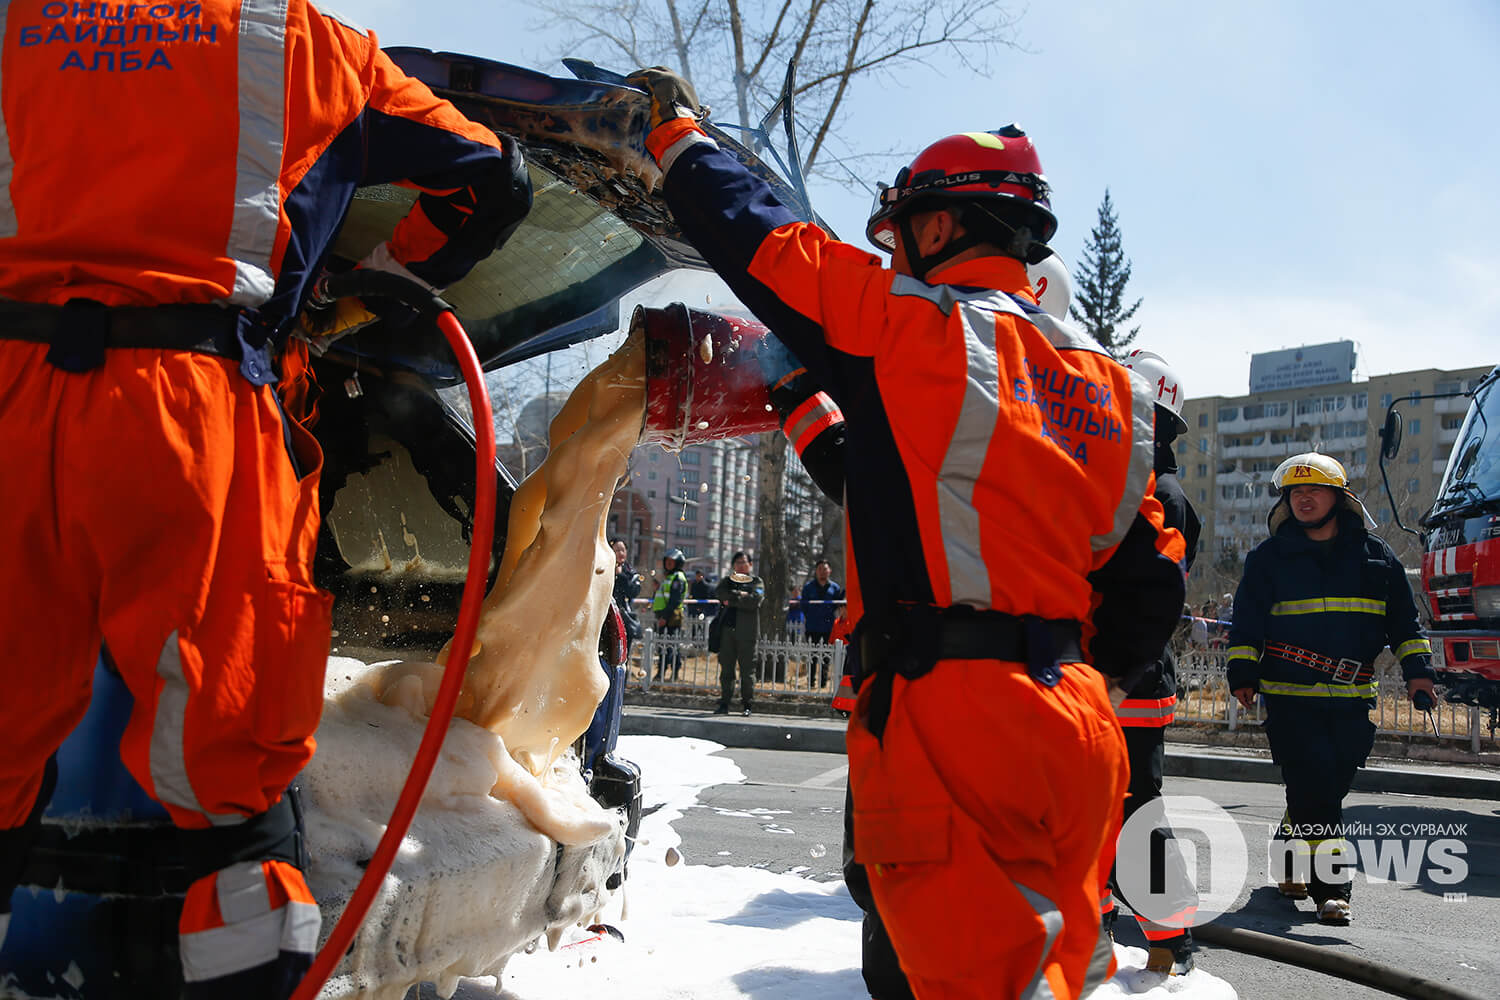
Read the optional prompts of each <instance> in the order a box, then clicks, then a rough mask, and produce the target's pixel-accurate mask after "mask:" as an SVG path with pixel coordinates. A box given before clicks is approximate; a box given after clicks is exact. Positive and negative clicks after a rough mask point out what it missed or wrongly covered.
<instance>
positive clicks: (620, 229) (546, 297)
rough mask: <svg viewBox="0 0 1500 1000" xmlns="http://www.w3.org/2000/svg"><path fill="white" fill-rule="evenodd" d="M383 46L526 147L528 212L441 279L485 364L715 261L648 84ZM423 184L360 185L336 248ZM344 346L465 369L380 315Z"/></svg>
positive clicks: (354, 248) (396, 212) (424, 371)
mask: <svg viewBox="0 0 1500 1000" xmlns="http://www.w3.org/2000/svg"><path fill="white" fill-rule="evenodd" d="M387 52H388V54H389V55H390V56H391V58H392V59H393V60H395V62H396V63H397V64H398V65H400V66H401V68H402V69H403V70H405V71H406V72H407V73H408V74H409V75H411V76H414V77H416V78H417V79H420V80H422V81H423V82H424V83H426V84H427V85H428V86H429V87H431V88H432V90H433V91H434V92H435V93H436V94H438V95H439V96H440V97H443V98H446V99H447V100H449V101H451V102H453V104H454V105H455V106H457V107H458V109H459V110H460V111H462V112H463V113H464V114H465V115H467V116H468V117H469V118H470V119H471V120H473V121H476V122H479V123H481V124H483V125H485V126H487V127H489V128H491V129H493V130H494V131H496V132H503V133H506V134H508V135H511V136H514V137H515V138H516V139H517V140H518V141H519V142H520V144H521V146H522V148H523V149H524V151H525V154H526V158H527V163H528V168H529V170H530V172H531V180H532V186H533V189H534V191H535V200H534V203H533V206H532V210H531V213H530V214H529V215H528V216H527V218H526V220H525V222H524V223H522V225H521V227H520V228H519V229H518V230H517V232H516V233H515V234H514V235H513V236H512V237H511V239H510V240H509V241H508V242H507V243H506V245H505V246H504V247H502V248H501V249H500V250H498V251H496V252H495V253H494V254H491V255H490V257H489V258H488V259H486V260H485V261H483V262H482V263H481V264H480V265H479V266H478V267H476V268H475V269H474V270H473V271H472V272H471V273H470V274H469V275H468V277H466V278H464V279H463V280H462V281H460V282H458V283H457V284H455V285H453V286H452V287H450V288H449V289H447V290H446V291H445V292H444V298H445V299H447V300H448V301H449V302H450V303H452V304H453V306H454V307H455V309H456V310H457V311H458V315H459V319H460V320H461V321H462V323H463V325H464V328H465V329H466V330H467V331H468V333H469V336H470V339H471V340H472V341H473V342H474V346H475V349H476V351H477V352H478V354H479V357H480V360H481V362H482V363H483V365H484V366H485V367H486V368H497V367H501V366H503V365H506V364H510V363H513V362H516V361H521V360H524V359H526V358H529V357H534V356H536V355H538V354H543V353H546V352H547V351H552V350H557V349H559V348H562V347H566V346H568V345H570V344H575V343H578V342H580V341H583V340H588V339H590V338H592V337H597V336H602V335H604V334H608V333H611V332H614V331H615V330H616V329H617V328H618V319H619V302H620V298H621V297H622V296H623V295H625V294H627V293H628V292H630V291H631V290H632V289H634V288H636V287H638V286H640V285H642V284H644V283H645V282H647V281H649V280H651V279H653V278H655V277H658V276H660V275H662V274H665V273H667V272H668V271H671V270H673V269H675V268H699V269H707V265H706V263H705V262H704V260H703V258H702V257H701V256H700V255H699V254H698V252H697V250H695V249H694V248H693V246H692V245H691V244H689V243H688V242H686V241H685V240H684V239H683V238H682V235H681V232H680V230H679V229H678V228H677V224H676V222H675V221H674V220H673V219H672V216H671V213H670V212H669V211H668V210H667V207H666V203H665V201H664V200H663V199H662V198H661V195H660V180H661V172H660V170H658V168H657V167H656V164H655V163H654V162H652V160H651V158H650V157H649V155H648V154H647V153H646V152H645V148H644V138H645V132H646V123H647V119H648V115H649V111H650V106H649V102H648V98H647V96H646V95H645V94H644V93H643V92H641V91H639V90H635V89H633V88H630V87H625V86H620V85H618V84H615V83H609V82H601V81H599V80H582V79H567V78H558V77H551V76H547V75H546V74H544V73H538V72H535V71H533V70H528V69H523V68H521V67H518V66H511V65H507V64H505V63H499V62H493V61H490V60H487V59H478V58H475V57H472V56H465V55H457V54H454V53H448V52H431V51H428V50H426V49H413V48H392V49H388V50H387ZM705 128H706V129H707V131H708V132H709V134H711V135H712V136H713V137H714V138H715V139H716V140H717V141H718V143H719V144H720V146H721V147H722V148H724V149H727V150H729V151H731V152H732V153H734V155H736V156H738V157H739V158H740V159H741V160H742V161H743V162H745V163H746V164H747V165H748V166H750V167H751V169H752V170H754V171H755V172H756V173H758V174H759V175H760V176H762V177H763V178H765V180H766V181H768V182H769V183H770V184H771V186H772V187H773V189H774V190H775V191H776V192H777V194H778V195H779V196H780V197H781V200H782V201H783V202H784V203H785V204H788V205H794V206H795V205H805V204H806V198H805V193H804V192H802V191H800V190H794V189H792V188H791V187H790V186H789V185H788V184H787V183H786V181H785V180H784V179H783V178H782V177H781V176H780V175H779V174H778V173H777V172H776V171H775V170H773V169H772V168H771V167H770V166H768V165H767V164H766V163H765V162H763V161H762V160H761V159H760V158H759V157H757V156H756V154H755V153H753V152H751V151H750V150H749V149H748V148H746V147H745V146H744V145H742V144H741V143H740V142H739V141H738V140H737V139H735V138H733V137H732V136H730V135H729V134H727V133H726V132H725V131H724V130H723V129H721V128H719V127H716V126H714V125H706V126H705ZM622 139H623V140H625V141H624V142H622V141H621V140H622ZM416 194H417V193H416V192H415V191H414V190H412V189H410V188H403V187H397V186H394V185H381V186H378V187H370V188H362V189H360V190H359V192H358V193H357V194H356V196H355V200H354V204H353V205H352V206H351V208H350V210H349V215H348V218H347V219H346V220H345V222H344V226H343V229H342V231H341V233H340V236H339V239H338V242H337V243H336V244H335V247H334V255H335V257H336V258H340V259H342V261H343V262H345V263H352V262H353V261H357V260H359V259H361V258H363V257H364V256H365V254H366V253H368V252H369V251H370V250H371V249H373V248H374V247H375V246H376V245H377V244H378V243H379V242H380V241H381V240H384V239H386V238H387V237H388V236H389V235H390V233H391V231H392V229H393V228H394V227H395V224H396V222H397V221H398V220H399V219H400V218H401V217H402V216H403V215H404V214H405V213H406V212H407V210H408V209H409V208H410V206H411V204H412V203H413V201H414V200H415V199H416ZM804 214H806V213H804ZM338 347H339V348H340V349H341V352H342V353H344V354H346V355H353V357H351V358H349V359H348V360H355V359H358V360H359V361H360V362H361V363H371V364H374V365H377V366H381V367H391V366H394V367H397V368H405V369H408V370H411V371H415V372H417V373H418V374H420V375H422V376H423V377H424V378H426V379H428V380H429V381H431V382H434V383H436V384H446V383H451V382H454V381H457V380H458V371H457V368H456V366H455V365H454V362H453V360H452V355H451V354H450V353H449V351H448V348H447V345H446V344H445V343H444V342H443V339H442V337H441V335H439V334H437V333H436V332H435V331H427V330H411V329H403V330H392V331H384V330H381V329H379V328H378V327H376V328H372V329H370V330H367V331H365V332H363V333H361V335H360V336H359V337H356V338H349V342H347V343H341V344H339V345H338Z"/></svg>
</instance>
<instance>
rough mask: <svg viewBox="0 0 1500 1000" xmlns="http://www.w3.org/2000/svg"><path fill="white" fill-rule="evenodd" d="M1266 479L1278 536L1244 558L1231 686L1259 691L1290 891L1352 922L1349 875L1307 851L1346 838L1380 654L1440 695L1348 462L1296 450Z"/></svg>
mask: <svg viewBox="0 0 1500 1000" xmlns="http://www.w3.org/2000/svg"><path fill="white" fill-rule="evenodd" d="M1272 483H1273V484H1274V485H1275V487H1276V489H1277V490H1279V491H1280V496H1279V498H1278V500H1277V502H1276V505H1275V506H1274V507H1273V508H1272V509H1271V513H1270V515H1269V517H1268V519H1267V521H1268V525H1269V527H1270V531H1271V537H1270V538H1269V539H1267V540H1266V541H1264V542H1262V543H1261V544H1260V545H1259V546H1257V547H1256V548H1255V549H1254V550H1253V551H1252V552H1251V553H1250V554H1249V555H1248V556H1246V558H1245V570H1244V576H1243V577H1242V578H1241V580H1240V585H1239V589H1238V590H1237V591H1236V593H1235V597H1234V621H1233V623H1232V625H1231V626H1230V632H1229V656H1228V674H1229V689H1230V690H1231V691H1232V692H1233V693H1234V696H1235V698H1236V699H1237V700H1238V701H1239V703H1240V704H1241V705H1244V706H1245V707H1246V708H1250V707H1251V706H1252V705H1253V704H1254V700H1255V696H1256V695H1257V694H1259V695H1260V696H1261V698H1262V699H1263V700H1264V702H1265V706H1266V720H1265V731H1266V738H1267V740H1268V741H1269V742H1270V744H1271V755H1272V758H1273V759H1274V760H1275V761H1276V763H1277V764H1278V765H1280V767H1281V776H1282V782H1283V783H1284V784H1285V786H1286V816H1285V818H1284V819H1283V821H1282V824H1281V827H1280V829H1279V830H1278V832H1277V835H1276V838H1277V840H1280V841H1285V842H1287V844H1286V848H1285V849H1284V850H1283V851H1281V852H1279V857H1278V858H1274V859H1273V860H1278V861H1279V862H1280V864H1279V865H1278V867H1281V869H1282V870H1281V871H1280V872H1279V873H1276V872H1275V871H1274V868H1273V874H1277V875H1278V877H1279V888H1280V890H1281V892H1282V895H1284V896H1288V897H1290V898H1293V899H1304V898H1306V897H1307V896H1308V895H1309V894H1310V895H1311V896H1312V899H1313V903H1314V905H1315V906H1316V908H1317V916H1318V920H1319V921H1320V922H1321V923H1327V924H1347V923H1348V922H1349V915H1350V908H1349V900H1350V890H1351V888H1352V879H1351V878H1350V877H1349V876H1351V875H1352V872H1350V871H1348V870H1347V869H1346V870H1345V871H1343V872H1340V873H1336V874H1337V875H1339V876H1342V877H1335V878H1332V879H1328V878H1325V877H1323V875H1321V874H1320V873H1319V868H1320V867H1323V868H1324V869H1325V873H1326V868H1327V866H1326V863H1325V865H1323V866H1320V865H1318V864H1317V863H1316V860H1315V858H1313V857H1309V854H1316V853H1318V852H1319V851H1320V845H1323V844H1325V842H1328V841H1334V842H1337V841H1338V840H1339V839H1340V837H1339V828H1340V824H1341V823H1342V819H1343V800H1344V796H1345V795H1347V794H1348V793H1349V786H1350V785H1351V784H1352V783H1353V781H1354V773H1355V771H1356V770H1358V769H1359V768H1360V767H1362V766H1364V762H1365V758H1366V757H1368V756H1369V753H1370V749H1371V747H1372V746H1373V745H1374V740H1375V725H1374V723H1372V722H1371V721H1370V714H1369V710H1370V708H1371V707H1372V706H1373V705H1374V703H1375V695H1376V683H1375V657H1376V656H1377V655H1379V654H1380V652H1381V650H1382V649H1383V648H1385V647H1387V646H1389V647H1390V649H1391V651H1392V652H1393V653H1395V655H1396V658H1397V659H1398V660H1399V661H1400V662H1401V674H1402V677H1403V678H1404V679H1405V681H1406V693H1407V696H1408V697H1410V698H1411V699H1412V700H1413V702H1417V701H1418V700H1419V696H1420V695H1422V694H1423V693H1425V697H1426V698H1428V699H1430V698H1431V697H1432V687H1433V680H1434V679H1435V677H1436V674H1435V673H1434V671H1433V669H1432V665H1431V658H1432V650H1431V648H1430V647H1429V646H1428V644H1427V640H1426V639H1425V638H1423V637H1422V631H1421V629H1420V627H1419V626H1418V624H1417V608H1416V603H1415V602H1414V601H1413V600H1412V594H1411V585H1410V584H1409V583H1407V580H1406V571H1405V569H1404V568H1403V567H1402V565H1401V562H1400V560H1398V559H1397V558H1396V556H1395V554H1394V553H1393V552H1392V551H1391V549H1390V546H1388V545H1386V543H1385V542H1384V541H1382V540H1381V539H1380V538H1378V537H1377V536H1375V535H1373V534H1370V533H1369V531H1368V530H1366V522H1367V520H1368V519H1369V515H1368V514H1367V513H1366V512H1365V509H1364V505H1363V504H1361V503H1360V502H1359V498H1358V497H1357V496H1355V495H1354V493H1353V491H1351V490H1350V489H1349V480H1348V477H1347V476H1346V475H1345V474H1344V467H1343V466H1342V465H1340V464H1339V463H1338V462H1337V461H1336V460H1334V459H1333V458H1330V457H1329V456H1327V455H1320V454H1317V453H1316V452H1310V453H1308V454H1304V455H1294V456H1292V457H1291V458H1289V459H1287V460H1286V461H1285V462H1282V463H1281V465H1280V466H1279V467H1278V468H1277V469H1276V472H1275V473H1274V474H1273V476H1272ZM1303 845H1306V847H1305V848H1304V847H1303ZM1329 846H1334V845H1332V844H1330V845H1329ZM1323 851H1324V852H1325V853H1326V848H1323ZM1298 852H1301V853H1300V855H1299V853H1298Z"/></svg>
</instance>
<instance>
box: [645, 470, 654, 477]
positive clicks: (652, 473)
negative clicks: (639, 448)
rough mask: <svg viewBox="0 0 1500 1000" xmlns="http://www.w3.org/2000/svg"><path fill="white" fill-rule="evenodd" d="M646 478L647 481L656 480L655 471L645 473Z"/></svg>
mask: <svg viewBox="0 0 1500 1000" xmlns="http://www.w3.org/2000/svg"><path fill="white" fill-rule="evenodd" d="M646 478H647V479H655V478H656V470H655V469H652V470H651V471H650V472H648V473H646Z"/></svg>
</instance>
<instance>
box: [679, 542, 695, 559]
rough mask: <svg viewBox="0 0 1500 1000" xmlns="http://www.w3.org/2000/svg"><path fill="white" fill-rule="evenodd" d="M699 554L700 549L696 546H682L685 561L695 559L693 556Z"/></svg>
mask: <svg viewBox="0 0 1500 1000" xmlns="http://www.w3.org/2000/svg"><path fill="white" fill-rule="evenodd" d="M697 554H698V547H697V546H696V545H684V546H682V557H683V558H684V559H691V558H693V556H695V555H697Z"/></svg>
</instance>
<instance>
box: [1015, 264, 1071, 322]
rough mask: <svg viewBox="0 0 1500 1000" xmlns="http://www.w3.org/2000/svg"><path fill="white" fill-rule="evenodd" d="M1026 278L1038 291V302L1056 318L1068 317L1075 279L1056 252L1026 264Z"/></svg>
mask: <svg viewBox="0 0 1500 1000" xmlns="http://www.w3.org/2000/svg"><path fill="white" fill-rule="evenodd" d="M1026 280H1028V281H1030V282H1031V290H1032V291H1033V292H1036V304H1037V305H1039V306H1041V307H1042V309H1043V311H1045V312H1046V313H1047V315H1049V316H1051V317H1052V318H1054V319H1067V318H1068V306H1070V305H1072V304H1073V279H1072V278H1069V277H1068V268H1067V265H1066V264H1064V263H1063V262H1062V258H1061V257H1059V256H1058V255H1057V254H1055V253H1049V254H1048V255H1047V256H1045V257H1043V258H1042V259H1041V261H1040V262H1039V263H1036V264H1027V265H1026Z"/></svg>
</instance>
